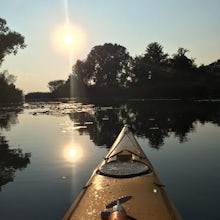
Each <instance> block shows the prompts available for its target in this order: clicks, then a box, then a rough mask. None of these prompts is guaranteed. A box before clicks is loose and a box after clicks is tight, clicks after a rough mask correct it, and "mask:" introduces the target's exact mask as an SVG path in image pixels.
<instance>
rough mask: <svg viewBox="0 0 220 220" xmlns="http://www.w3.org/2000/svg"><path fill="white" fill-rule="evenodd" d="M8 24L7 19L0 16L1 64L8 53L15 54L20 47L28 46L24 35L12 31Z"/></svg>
mask: <svg viewBox="0 0 220 220" xmlns="http://www.w3.org/2000/svg"><path fill="white" fill-rule="evenodd" d="M6 24H7V23H6V21H5V20H4V19H2V18H0V65H1V63H2V62H3V60H4V57H5V56H6V55H8V54H11V53H13V54H14V55H15V54H16V53H17V51H18V49H23V48H25V47H26V45H25V44H24V37H23V36H22V35H21V34H19V33H17V32H15V31H11V30H10V28H9V27H7V26H6Z"/></svg>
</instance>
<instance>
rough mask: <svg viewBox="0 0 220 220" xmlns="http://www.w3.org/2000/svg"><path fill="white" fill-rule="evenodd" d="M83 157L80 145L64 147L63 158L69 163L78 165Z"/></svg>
mask: <svg viewBox="0 0 220 220" xmlns="http://www.w3.org/2000/svg"><path fill="white" fill-rule="evenodd" d="M82 155H83V152H82V149H81V147H80V146H79V145H69V146H66V147H64V150H63V156H64V158H65V160H66V161H68V162H69V163H72V164H74V163H77V162H79V161H80V160H81V158H82Z"/></svg>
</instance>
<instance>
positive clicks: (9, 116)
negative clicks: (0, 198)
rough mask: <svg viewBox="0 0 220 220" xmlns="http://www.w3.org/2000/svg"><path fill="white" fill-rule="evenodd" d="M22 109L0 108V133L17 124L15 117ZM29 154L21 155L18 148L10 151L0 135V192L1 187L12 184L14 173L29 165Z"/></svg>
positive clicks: (3, 137)
mask: <svg viewBox="0 0 220 220" xmlns="http://www.w3.org/2000/svg"><path fill="white" fill-rule="evenodd" d="M21 111H22V109H21V108H19V107H17V108H11V107H10V108H1V109H0V131H1V130H3V129H6V130H10V128H11V125H13V124H16V123H18V119H17V115H18V113H19V112H21ZM30 156H31V155H30V153H25V154H24V153H22V150H21V149H20V148H18V149H11V148H10V146H9V145H8V142H7V140H6V139H5V136H3V135H2V134H1V133H0V191H1V186H3V185H5V184H7V183H9V182H12V181H13V180H14V178H15V172H16V171H17V170H22V169H24V168H25V167H27V165H28V164H29V163H30Z"/></svg>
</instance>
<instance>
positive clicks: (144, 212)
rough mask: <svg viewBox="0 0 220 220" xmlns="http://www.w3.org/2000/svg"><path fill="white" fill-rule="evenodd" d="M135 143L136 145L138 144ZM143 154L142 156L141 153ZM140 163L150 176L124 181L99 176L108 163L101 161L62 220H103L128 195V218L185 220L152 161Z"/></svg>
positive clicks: (123, 131) (118, 140) (139, 219)
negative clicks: (108, 208)
mask: <svg viewBox="0 0 220 220" xmlns="http://www.w3.org/2000/svg"><path fill="white" fill-rule="evenodd" d="M126 130H127V128H125V129H124V130H122V132H121V133H120V135H119V137H120V138H119V139H117V140H116V142H115V144H113V146H112V148H111V149H110V150H109V153H108V154H107V156H109V155H111V152H113V149H114V148H115V147H116V146H118V145H119V144H120V143H122V142H121V139H123V138H124V133H126V132H127V131H126ZM127 134H128V133H127ZM129 135H130V136H129V140H130V137H131V135H132V134H131V133H129ZM134 140H135V139H133V137H132V141H131V142H132V144H134ZM124 143H125V142H124ZM135 143H136V144H137V142H135ZM138 147H139V146H138ZM120 152H121V151H120ZM140 153H141V155H142V154H143V151H142V150H141V149H140ZM113 156H114V155H113ZM144 156H145V155H144ZM109 158H112V157H108V159H109ZM141 160H142V162H143V163H146V164H148V166H149V172H146V173H143V174H140V175H139V174H138V175H136V176H135V175H131V177H130V176H129V175H128V176H125V177H123V178H120V177H114V176H111V175H110V176H109V175H103V174H102V173H100V167H102V166H103V165H104V164H105V163H106V160H104V161H102V162H101V164H100V165H99V166H98V167H97V169H96V170H95V171H94V173H93V175H92V176H91V178H90V179H89V181H88V182H87V185H86V186H85V187H84V188H83V189H82V191H81V193H80V194H79V196H78V197H77V199H76V200H75V201H74V203H73V204H72V206H71V207H70V209H69V210H68V211H67V213H66V215H65V216H64V218H63V220H70V219H71V220H86V219H88V220H93V219H94V220H98V219H101V212H102V211H103V210H105V209H106V204H108V203H110V202H111V201H114V200H116V199H117V198H120V197H123V196H127V195H130V196H132V198H131V199H130V200H129V201H127V202H126V203H124V204H123V207H124V209H125V210H126V212H127V214H128V215H129V216H131V217H133V218H134V219H138V220H142V219H143V220H144V219H147V220H156V219H157V220H162V219H163V220H168V219H173V220H174V219H177V220H180V219H182V218H181V216H180V214H179V213H178V211H177V209H176V208H175V206H174V205H173V203H172V201H171V200H170V199H169V198H168V196H167V194H166V192H165V190H164V186H163V185H162V184H161V183H160V181H159V179H158V177H157V175H156V173H155V172H154V169H153V167H152V165H151V164H150V162H149V160H148V159H147V158H146V156H145V157H142V158H141Z"/></svg>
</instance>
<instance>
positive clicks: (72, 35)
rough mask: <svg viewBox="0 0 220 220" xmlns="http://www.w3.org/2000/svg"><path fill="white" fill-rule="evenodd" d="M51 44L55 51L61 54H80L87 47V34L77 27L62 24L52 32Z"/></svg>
mask: <svg viewBox="0 0 220 220" xmlns="http://www.w3.org/2000/svg"><path fill="white" fill-rule="evenodd" d="M51 42H52V46H53V49H55V51H56V52H57V53H59V54H62V55H69V53H70V51H71V52H72V53H73V54H75V55H76V54H78V53H80V51H82V49H83V48H84V45H85V33H84V31H82V29H81V28H79V27H78V26H76V25H73V24H72V25H71V24H69V25H68V26H67V25H65V24H60V25H57V26H56V27H54V29H53V31H52V32H51Z"/></svg>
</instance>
